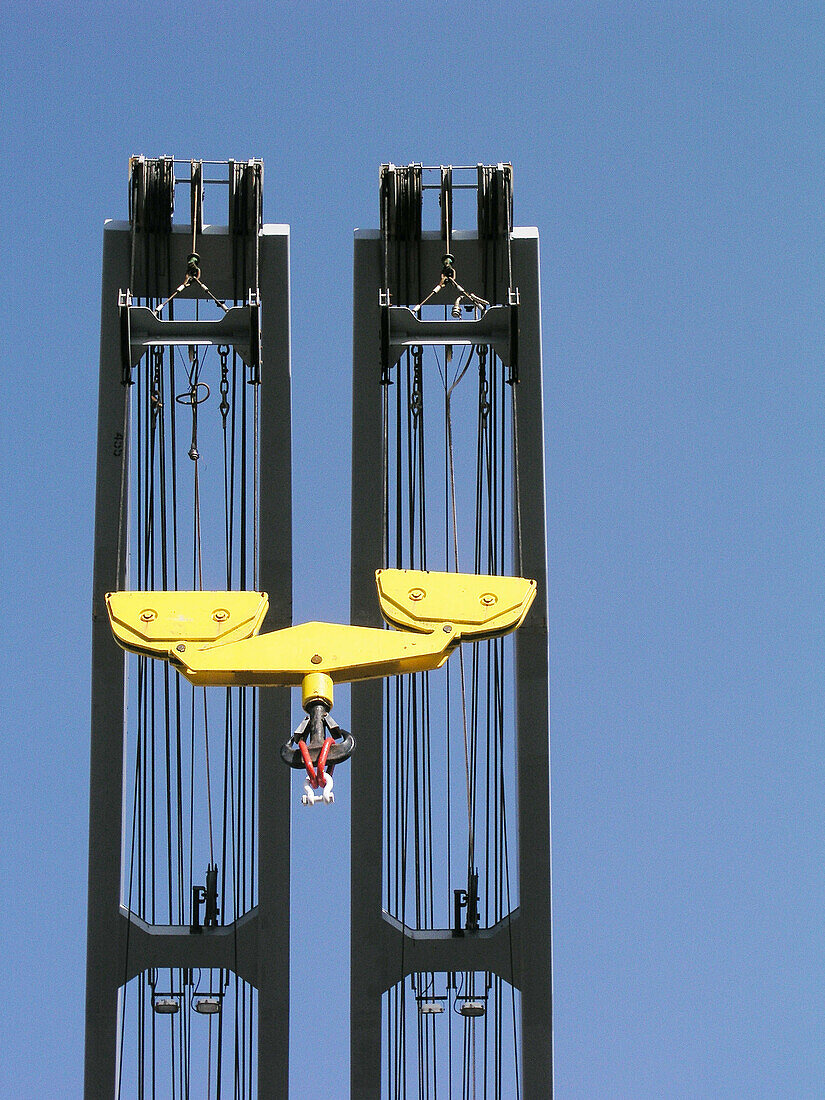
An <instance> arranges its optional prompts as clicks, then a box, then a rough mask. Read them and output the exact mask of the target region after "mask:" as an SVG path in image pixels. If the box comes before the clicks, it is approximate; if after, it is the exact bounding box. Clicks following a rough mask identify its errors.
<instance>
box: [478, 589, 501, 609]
mask: <svg viewBox="0 0 825 1100" xmlns="http://www.w3.org/2000/svg"><path fill="white" fill-rule="evenodd" d="M479 601H480V602H481V603H483V604H484V606H485V607H492V606H493V604H494V603H498V596H496V595H494V594H493V593H492V592H485V593H484V595H483V596H479Z"/></svg>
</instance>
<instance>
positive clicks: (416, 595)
mask: <svg viewBox="0 0 825 1100" xmlns="http://www.w3.org/2000/svg"><path fill="white" fill-rule="evenodd" d="M426 595H427V593H426V592H425V591H424V589H423V588H411V589H410V599H411V600H423V599H424V597H425V596H426Z"/></svg>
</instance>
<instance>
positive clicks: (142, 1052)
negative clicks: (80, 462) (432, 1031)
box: [85, 157, 292, 1098]
mask: <svg viewBox="0 0 825 1100" xmlns="http://www.w3.org/2000/svg"><path fill="white" fill-rule="evenodd" d="M262 186H263V166H262V164H261V162H260V161H248V162H233V161H230V162H220V163H219V162H203V161H191V162H190V161H176V160H174V159H173V158H171V157H169V158H160V159H156V160H149V159H146V158H143V157H135V158H132V161H131V162H130V193H129V198H130V220H129V222H128V223H119V222H108V223H107V225H106V228H105V232H104V245H103V285H102V298H101V344H100V403H99V421H98V457H97V500H96V519H95V566H94V594H93V656H92V662H93V673H92V677H93V678H92V747H91V792H90V793H91V809H90V838H89V924H88V964H87V990H86V1003H87V1009H86V1084H85V1094H86V1096H87V1097H88V1098H92V1097H101V1098H102V1097H106V1098H111V1097H112V1096H116V1095H117V1096H123V1097H127V1096H135V1095H138V1096H142V1095H144V1093H145V1094H149V1092H150V1091H151V1094H152V1095H155V1092H154V1091H153V1090H154V1089H155V1088H157V1089H158V1090H159V1094H163V1095H180V1096H185V1095H189V1094H190V1088H191V1090H192V1094H193V1095H206V1092H205V1091H204V1089H205V1083H206V1081H207V1080H208V1081H209V1082H210V1083H211V1086H212V1087H214V1086H215V1083H216V1082H218V1081H220V1080H223V1081H224V1086H226V1081H227V1080H228V1081H230V1082H232V1083H233V1085H234V1091H233V1092H232V1095H235V1096H249V1095H253V1094H255V1095H260V1096H267V1097H275V1098H277V1097H286V1096H287V1088H288V1036H289V992H288V975H289V829H290V816H289V774H288V772H287V770H286V769H285V768H283V767H282V766H281V764H280V763H279V762H278V761H277V738H273V736H272V731H273V729H287V728H288V726H289V717H290V713H289V712H290V703H289V691H288V689H270V690H267V691H262V692H260V695H259V694H258V692H257V691H256V690H254V689H235V688H232V689H226V690H225V691H224V690H219V689H204V690H203V692H202V693H196V692H195V690H194V689H191V690H187V689H185V687H181V685H180V683H179V680H178V677H177V676H176V674H172V676H171V677H170V676H169V674H168V672H163V671H160V672H156V671H155V670H154V669H153V668H152V667H151V662H147V659H146V658H145V657H137V658H135V657H128V658H127V657H126V655H125V654H124V653H123V652H122V650H120V649H119V648H118V647H117V645H116V644H115V642H114V639H113V637H112V633H111V630H110V627H109V623H108V621H107V616H106V612H105V608H104V597H105V594H106V593H107V592H109V591H112V590H118V589H126V588H130V589H151V588H153V587H154V588H166V589H175V588H209V587H211V588H219V589H227V588H245V587H258V588H262V589H265V590H266V591H268V592H269V596H270V604H269V607H270V610H269V617H268V620H267V625H268V626H270V627H281V626H288V625H289V624H290V623H291V584H292V574H291V518H290V517H291V483H290V448H291V441H290V330H289V231H288V228H287V227H286V226H283V225H263V224H262V216H261V211H262ZM181 190H183V191H184V192H186V193H188V200H189V201H188V203H187V205H188V215H189V216H188V218H187V217H186V216H184V218H183V219H182V220H183V224H180V225H178V224H175V223H174V219H173V212H174V206H175V198H176V192H180V191H181ZM227 194H228V205H227V204H226V196H227ZM215 195H217V196H219V198H220V206H221V210H220V212H219V218H220V220H223V221H224V225H223V227H216V226H209V225H205V219H204V210H205V209H206V212H207V214H208V212H209V202H210V199H211V198H214V196H215ZM178 197H179V195H178ZM227 214H228V216H227ZM210 395H211V399H210ZM219 398H220V404H219ZM259 530H261V531H263V532H265V536H266V537H264V538H262V539H261V540H260V542H259V540H258V537H257V536H258V531H259ZM215 532H218V535H217V536H216V534H215ZM216 571H217V575H216ZM220 613H221V612H220V611H219V610H216V612H215V615H220ZM152 614H153V612H152V609H151V608H147V609H146V610H145V611H144V613H143V618H144V620H145V621H147V622H148V621H150V620H151V617H152ZM210 751H211V756H210ZM205 796H208V797H205Z"/></svg>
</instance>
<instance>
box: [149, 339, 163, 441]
mask: <svg viewBox="0 0 825 1100" xmlns="http://www.w3.org/2000/svg"><path fill="white" fill-rule="evenodd" d="M162 369H163V348H162V347H155V348H153V349H152V382H151V386H150V389H149V408H150V409H151V412H152V425H153V426H154V424H155V423H156V422H157V418H158V415H159V413H160V410H161V409H162V408H163V401H162V400H161V396H160V382H161V370H162Z"/></svg>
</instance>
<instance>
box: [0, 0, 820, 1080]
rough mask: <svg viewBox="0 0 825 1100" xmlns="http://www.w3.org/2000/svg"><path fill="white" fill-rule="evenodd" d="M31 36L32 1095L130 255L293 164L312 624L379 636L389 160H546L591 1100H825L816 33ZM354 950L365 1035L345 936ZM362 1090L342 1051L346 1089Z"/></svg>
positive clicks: (549, 357)
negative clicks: (172, 218) (316, 521)
mask: <svg viewBox="0 0 825 1100" xmlns="http://www.w3.org/2000/svg"><path fill="white" fill-rule="evenodd" d="M3 35H4V51H3V53H4V59H3V67H4V75H5V79H4V86H5V94H4V101H5V102H4V110H3V115H2V120H1V121H0V127H2V138H3V156H2V168H0V171H1V172H2V194H3V217H2V226H0V234H2V254H3V265H2V269H0V293H1V294H2V297H1V298H0V301H2V303H3V334H4V340H3V360H2V362H3V400H2V402H1V403H0V404H1V405H2V408H1V409H0V417H2V448H3V456H4V471H5V476H4V478H3V484H2V492H3V497H4V515H5V516H6V517H7V521H6V524H5V528H4V539H3V547H2V567H3V573H4V577H5V579H4V585H3V589H4V594H5V595H4V601H5V606H6V608H7V609H10V610H11V611H12V615H11V616H9V617H7V618H6V624H7V626H6V630H5V647H4V648H5V651H6V656H5V659H4V662H3V669H2V677H3V684H4V695H5V698H6V699H7V701H8V702H7V706H6V709H5V721H4V735H3V737H2V741H0V746H1V748H0V752H2V757H0V773H2V784H3V794H2V805H3V807H4V811H5V812H4V822H3V829H2V836H3V855H2V879H1V880H0V881H1V882H2V897H3V902H2V918H0V928H2V933H3V941H4V952H3V955H4V983H3V984H4V989H5V991H6V996H7V997H8V998H9V1004H8V1005H7V1007H6V1011H5V1012H4V1033H5V1034H4V1039H5V1043H4V1046H5V1048H6V1050H7V1052H8V1053H7V1054H6V1055H5V1056H4V1058H3V1068H2V1070H0V1082H2V1090H0V1091H2V1092H3V1093H4V1094H5V1095H14V1096H20V1097H42V1096H48V1095H52V1096H75V1095H79V1091H80V1081H81V1077H82V1030H83V985H84V953H85V904H86V829H87V812H88V811H87V799H88V740H89V731H88V724H89V723H88V718H89V637H90V630H89V607H90V588H91V567H92V519H93V491H94V454H95V438H94V432H95V422H96V411H95V407H96V399H97V369H98V362H97V354H98V324H99V286H100V258H101V243H102V225H103V221H104V219H105V218H110V217H113V218H123V217H125V216H126V203H127V196H126V168H127V160H128V157H129V155H130V154H131V153H141V152H142V153H146V154H147V155H151V156H157V155H161V154H165V153H173V154H174V155H176V156H181V157H189V156H195V157H207V158H208V157H213V158H225V157H238V158H246V157H250V156H260V157H263V159H264V161H265V165H266V186H265V208H264V213H265V218H266V220H268V221H274V222H287V223H289V224H290V225H291V227H292V280H293V282H292V288H293V379H294V405H293V423H294V425H295V426H296V428H297V427H298V426H299V425H300V424H301V423H302V421H304V420H305V419H306V418H308V417H309V416H310V415H311V413H312V410H313V409H314V408H315V398H316V395H317V393H318V390H319V387H320V388H321V389H322V391H323V393H324V395H325V397H326V399H327V400H326V405H325V420H324V431H325V443H324V445H323V446H322V447H318V448H312V447H311V446H310V441H309V437H308V435H302V434H301V433H300V432H297V431H296V436H295V463H296V465H295V472H294V478H295V494H296V496H295V499H296V500H300V499H301V497H302V495H303V493H304V492H305V491H306V490H307V489H308V488H309V487H310V486H311V487H312V490H313V493H314V494H315V499H316V500H318V501H319V503H320V505H321V507H322V510H323V511H324V512H325V514H326V515H327V516H328V517H329V531H330V536H329V540H328V541H327V542H325V544H324V546H323V547H321V546H314V545H306V543H305V542H303V541H302V540H303V538H304V536H303V533H302V531H301V529H300V525H299V523H298V522H297V517H296V529H295V533H294V538H295V544H296V547H297V546H299V545H300V546H301V548H302V553H301V554H300V555H299V556H298V563H299V564H298V569H297V572H296V576H295V611H296V619H297V620H302V619H307V618H311V617H316V616H321V617H324V618H329V619H336V618H337V619H340V620H341V621H345V620H346V617H347V615H348V581H347V574H348V545H349V530H348V524H349V518H348V517H349V496H348V485H349V463H348V454H349V438H350V424H349V407H350V395H349V369H350V366H349V364H350V349H351V316H350V311H351V285H352V282H351V261H352V244H351V241H352V230H353V229H354V228H355V227H365V226H373V225H375V224H376V223H377V218H378V202H377V180H378V166H379V164H380V163H381V162H382V161H387V160H392V161H395V162H396V163H407V162H409V161H411V160H419V161H423V162H424V163H429V164H437V163H442V162H443V163H449V162H452V163H461V164H472V163H475V162H476V161H484V162H487V163H492V162H495V161H499V160H511V161H512V162H513V165H514V170H515V210H516V222H517V223H519V224H527V225H537V226H538V228H539V231H540V234H541V241H542V294H543V337H544V357H545V358H544V361H545V374H546V380H545V398H546V428H547V462H548V526H549V539H550V545H549V552H550V562H551V578H552V581H551V591H550V610H551V660H552V766H553V830H554V834H553V841H554V865H553V866H554V914H555V926H554V942H555V997H556V1013H555V1034H556V1073H557V1076H556V1081H557V1091H558V1095H559V1097H562V1098H565V1100H566V1098H594V1097H608V1098H613V1097H629V1098H636V1097H639V1098H646V1097H662V1096H668V1097H697V1096H701V1097H705V1096H707V1097H748V1098H753V1097H778V1096H787V1097H794V1098H801V1097H818V1096H821V1095H823V1094H825V1057H824V1055H825V1041H823V1032H822V1020H823V1018H825V1003H824V1002H825V995H824V994H823V988H825V967H823V949H822V936H821V927H822V914H823V910H824V909H825V883H824V882H823V872H822V838H823V816H824V815H823V809H822V805H823V794H824V793H825V764H824V761H825V753H823V748H822V736H821V735H822V715H823V688H822V677H821V675H820V674H819V673H818V671H817V670H818V669H819V668H820V665H821V660H819V659H817V658H816V654H817V653H819V654H821V652H822V629H823V628H822V622H823V585H822V569H821V565H820V561H821V555H822V545H823V534H824V533H825V532H823V505H824V504H825V499H823V464H824V463H825V448H824V446H823V435H822V431H821V409H822V406H823V396H825V394H824V393H823V390H824V389H825V384H824V383H823V375H822V371H821V351H820V348H821V342H822V341H821V331H822V307H821V291H820V286H821V283H822V276H823V259H822V258H823V256H825V239H823V237H824V234H823V217H822V201H823V200H822V180H823V178H825V155H824V154H823V147H824V146H825V140H824V139H825V133H824V132H823V129H824V128H823V117H822V109H823V108H822V104H823V93H825V72H823V60H822V58H823V44H824V43H823V17H822V12H821V9H819V8H818V6H816V5H802V4H789V5H783V6H782V7H781V13H780V9H777V8H775V7H774V6H772V5H771V6H768V5H758V4H757V5H754V4H749V5H744V4H715V3H707V4H698V3H697V4H639V3H636V4H599V5H593V4H586V3H577V4H557V5H545V4H535V3H528V4H520V5H504V4H500V3H495V2H493V3H487V4H484V5H479V4H474V3H468V4H466V5H464V6H463V7H459V8H457V7H456V6H454V5H447V4H446V3H442V2H437V0H424V2H422V3H414V2H410V3H406V4H400V3H397V2H396V3H384V4H374V3H360V4H354V5H349V6H343V7H339V6H337V5H335V6H333V5H328V4H325V3H317V4H306V5H302V6H300V7H297V6H293V5H288V4H282V3H272V4H249V5H245V6H244V7H243V8H239V9H238V10H234V11H230V10H229V9H227V7H226V6H224V5H218V4H214V3H208V2H207V3H202V4H200V5H197V6H195V5H191V4H190V5H183V4H181V5H178V6H175V7H170V6H168V5H161V4H158V3H155V2H154V0H151V2H149V3H147V4H145V5H143V6H142V7H141V8H140V9H133V8H130V7H127V6H125V5H123V4H121V3H117V2H115V3H107V4H102V3H88V4H86V5H72V6H70V5H68V4H42V3H31V4H27V5H23V4H19V3H17V2H16V0H12V2H11V3H9V4H8V5H7V7H6V17H5V26H4V31H3ZM319 303H320V304H319ZM319 593H323V597H321V596H320V595H319ZM345 872H346V868H345V867H344V868H343V869H342V871H341V874H340V876H338V877H337V878H336V881H335V882H333V884H332V885H331V886H330V887H329V888H328V890H327V892H326V895H325V896H323V897H321V899H320V901H319V898H318V887H317V884H316V883H315V882H313V881H310V879H309V878H308V877H307V878H306V879H304V878H302V877H300V876H299V877H298V880H297V881H296V883H295V885H294V889H293V903H294V913H295V918H296V921H298V920H302V919H303V917H304V916H305V915H306V913H307V912H308V908H309V906H310V904H312V905H316V904H319V905H320V909H319V910H317V913H318V920H319V923H321V924H323V922H324V921H325V920H326V919H327V915H334V914H335V913H340V911H341V910H342V909H344V910H345V909H346V901H345V895H344V894H343V893H342V891H344V890H345V886H346V873H345ZM336 919H337V918H336ZM331 952H332V954H331V960H330V966H331V969H332V971H333V972H334V973H335V974H336V975H337V976H338V979H339V981H340V986H341V1003H345V983H346V967H347V957H348V956H347V949H346V929H345V927H344V928H342V938H341V940H340V941H339V942H337V943H335V944H333V946H332V948H331ZM293 955H294V963H293V988H294V991H295V1004H296V1014H297V1016H296V1018H306V1012H308V1011H313V1010H314V1009H313V1008H312V1006H313V1005H315V1006H316V1008H317V1001H314V1000H313V989H312V979H311V977H310V975H309V974H308V973H306V972H305V971H304V969H303V967H304V965H305V964H304V961H303V956H302V954H301V952H299V951H297V950H296V951H294V952H293ZM347 1057H348V1054H347V1045H346V1034H345V1032H341V1033H338V1034H337V1035H336V1039H335V1041H334V1042H333V1044H332V1045H331V1047H330V1049H329V1050H328V1052H327V1060H328V1065H329V1073H330V1075H331V1077H330V1080H331V1081H332V1082H333V1086H332V1087H334V1088H336V1089H338V1092H337V1093H336V1095H345V1094H346V1082H347V1079H348V1066H347ZM293 1080H294V1083H295V1085H296V1088H297V1089H298V1090H299V1091H302V1090H303V1089H306V1090H308V1089H309V1087H310V1085H311V1083H312V1080H313V1078H312V1075H311V1074H310V1073H309V1072H308V1071H307V1070H306V1068H305V1067H304V1066H303V1065H302V1064H296V1066H295V1068H294V1075H293ZM296 1094H297V1093H296Z"/></svg>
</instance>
